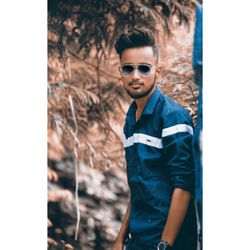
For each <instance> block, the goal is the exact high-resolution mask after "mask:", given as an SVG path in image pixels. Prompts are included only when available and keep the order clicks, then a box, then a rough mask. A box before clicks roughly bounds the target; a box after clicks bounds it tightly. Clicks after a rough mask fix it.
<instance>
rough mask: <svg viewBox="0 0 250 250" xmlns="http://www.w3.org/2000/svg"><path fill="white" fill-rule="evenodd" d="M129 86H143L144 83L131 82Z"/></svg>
mask: <svg viewBox="0 0 250 250" xmlns="http://www.w3.org/2000/svg"><path fill="white" fill-rule="evenodd" d="M129 86H131V87H132V88H139V87H141V86H143V83H139V82H134V83H133V82H132V83H130V84H129Z"/></svg>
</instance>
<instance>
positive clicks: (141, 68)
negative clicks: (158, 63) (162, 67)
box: [120, 63, 153, 77]
mask: <svg viewBox="0 0 250 250" xmlns="http://www.w3.org/2000/svg"><path fill="white" fill-rule="evenodd" d="M152 67H153V66H151V65H149V64H145V63H140V64H123V65H122V66H121V67H120V72H121V75H122V76H124V77H126V76H129V75H131V74H132V73H133V71H134V70H135V69H137V70H138V73H139V74H140V75H141V76H148V75H150V74H151V73H152Z"/></svg>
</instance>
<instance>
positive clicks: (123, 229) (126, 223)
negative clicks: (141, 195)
mask: <svg viewBox="0 0 250 250" xmlns="http://www.w3.org/2000/svg"><path fill="white" fill-rule="evenodd" d="M129 219H130V201H129V202H128V206H127V210H126V213H125V215H124V218H123V221H122V225H121V228H120V231H119V233H118V236H117V238H116V241H120V242H123V241H124V238H125V235H126V233H127V230H128V227H129Z"/></svg>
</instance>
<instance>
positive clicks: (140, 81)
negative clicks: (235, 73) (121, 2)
mask: <svg viewBox="0 0 250 250" xmlns="http://www.w3.org/2000/svg"><path fill="white" fill-rule="evenodd" d="M115 48H116V51H117V53H118V54H119V56H120V61H121V67H120V73H121V77H122V82H123V86H124V89H125V90H126V91H127V93H128V95H129V96H131V97H132V98H133V99H134V102H133V103H132V104H131V106H130V108H129V110H128V112H127V116H126V121H125V126H124V148H125V156H126V162H127V177H128V184H129V187H130V191H131V197H130V201H129V203H128V207H127V211H126V214H125V217H124V219H123V223H122V226H121V229H120V232H119V234H118V236H117V239H116V241H115V244H114V246H113V250H122V249H123V248H124V241H125V239H126V237H127V235H128V234H130V236H131V238H130V239H129V241H128V244H127V245H126V249H127V250H156V249H158V250H164V249H165V250H166V249H174V250H196V248H197V227H196V214H195V209H194V204H193V198H192V192H193V188H194V166H193V157H192V135H193V128H192V120H191V118H190V116H189V115H188V113H187V111H186V110H184V109H183V108H182V107H181V106H179V105H178V104H177V103H175V102H174V101H173V100H171V99H170V98H168V97H166V96H165V95H164V94H163V93H161V91H160V90H159V89H158V88H157V87H156V81H157V79H158V78H159V76H160V70H161V66H160V65H159V64H158V63H159V55H158V54H159V53H158V47H157V45H156V44H155V40H154V37H153V34H152V32H151V31H150V30H147V29H137V28H136V29H133V30H130V31H128V32H127V33H124V34H122V35H121V36H120V38H119V39H118V41H117V42H116V45H115Z"/></svg>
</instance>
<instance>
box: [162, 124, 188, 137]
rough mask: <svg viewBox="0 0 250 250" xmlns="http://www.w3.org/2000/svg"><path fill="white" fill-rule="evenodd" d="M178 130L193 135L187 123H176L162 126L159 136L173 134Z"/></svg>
mask: <svg viewBox="0 0 250 250" xmlns="http://www.w3.org/2000/svg"><path fill="white" fill-rule="evenodd" d="M180 132H187V133H189V134H191V135H193V128H192V127H191V126H189V125H187V124H177V125H175V126H172V127H169V128H164V129H163V130H162V133H161V136H162V137H165V136H168V135H173V134H176V133H180Z"/></svg>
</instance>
